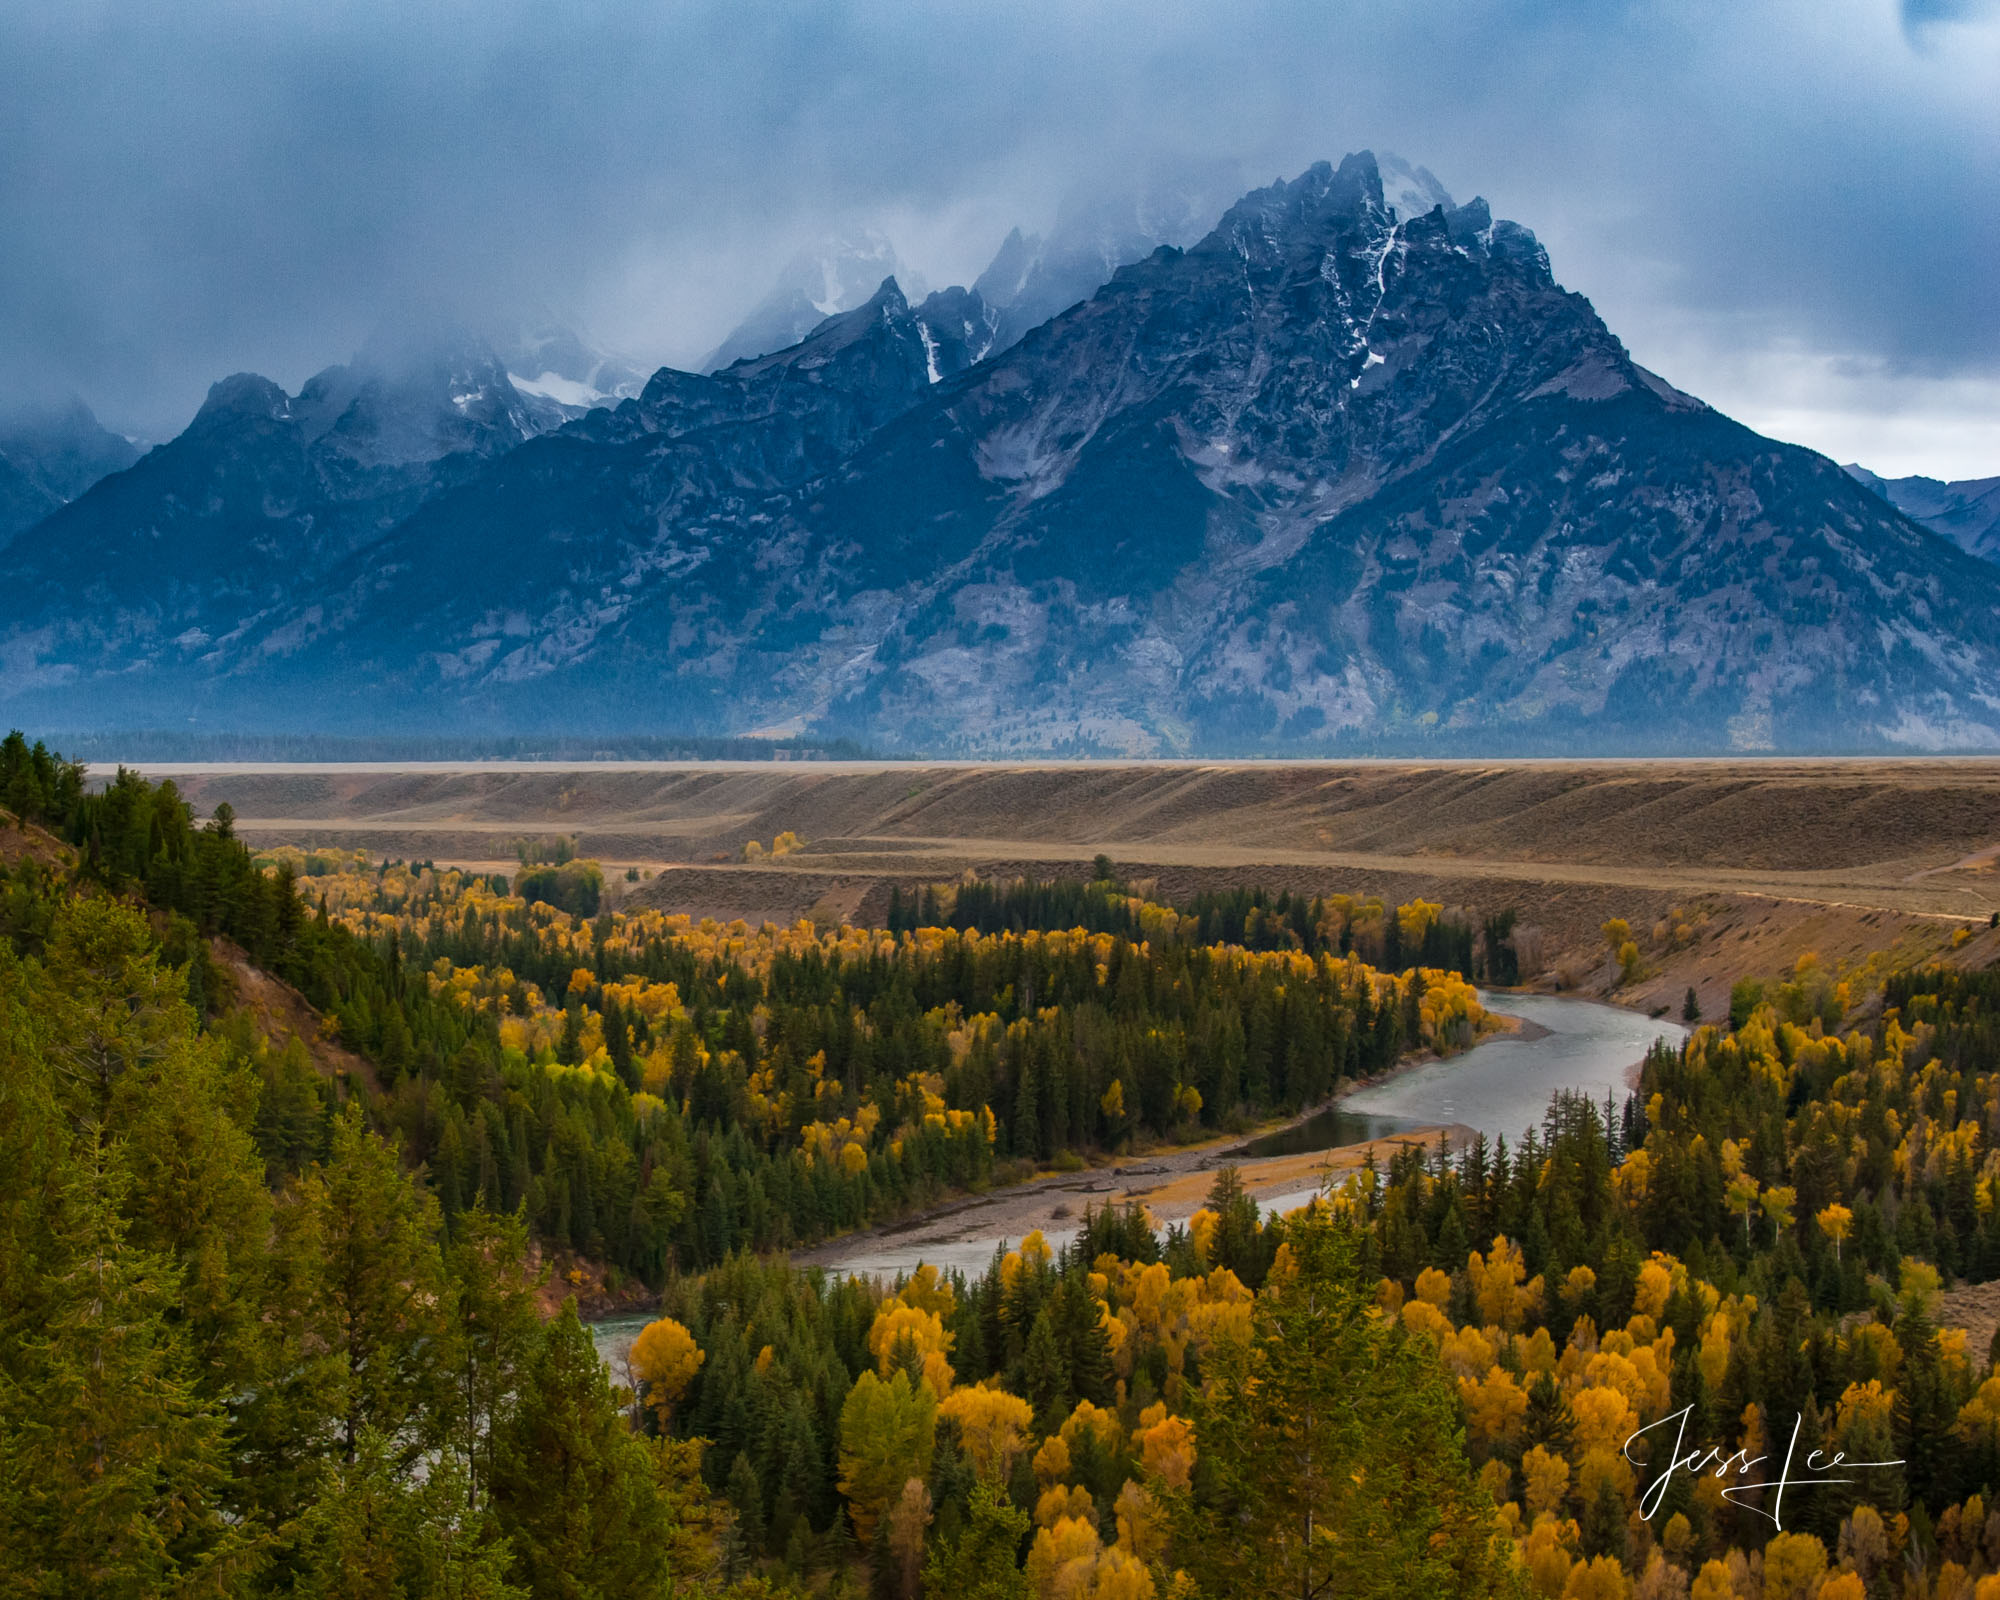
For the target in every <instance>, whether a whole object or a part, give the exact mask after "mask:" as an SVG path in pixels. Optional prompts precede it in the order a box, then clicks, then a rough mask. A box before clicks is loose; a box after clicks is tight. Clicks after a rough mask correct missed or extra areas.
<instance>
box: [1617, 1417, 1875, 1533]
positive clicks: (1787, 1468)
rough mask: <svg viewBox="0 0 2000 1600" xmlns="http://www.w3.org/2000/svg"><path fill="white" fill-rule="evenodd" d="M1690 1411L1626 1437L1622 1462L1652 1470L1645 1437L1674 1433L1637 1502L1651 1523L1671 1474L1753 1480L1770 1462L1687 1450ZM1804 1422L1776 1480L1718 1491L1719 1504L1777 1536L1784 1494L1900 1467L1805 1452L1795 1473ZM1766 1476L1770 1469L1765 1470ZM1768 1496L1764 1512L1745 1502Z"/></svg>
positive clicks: (1795, 1424)
mask: <svg viewBox="0 0 2000 1600" xmlns="http://www.w3.org/2000/svg"><path fill="white" fill-rule="evenodd" d="M1692 1410H1694V1407H1693V1406H1683V1407H1681V1409H1680V1410H1678V1411H1675V1412H1672V1413H1670V1414H1668V1415H1667V1416H1664V1417H1662V1418H1660V1420H1659V1421H1658V1422H1649V1423H1647V1424H1646V1426H1645V1427H1643V1428H1640V1429H1639V1430H1638V1431H1637V1432H1635V1433H1633V1434H1632V1435H1630V1436H1629V1437H1628V1438H1627V1439H1626V1441H1625V1445H1624V1455H1625V1459H1626V1460H1627V1461H1629V1462H1631V1463H1632V1464H1633V1465H1634V1466H1635V1467H1644V1466H1651V1465H1652V1454H1653V1451H1652V1445H1653V1444H1654V1443H1655V1441H1653V1440H1651V1439H1646V1436H1647V1435H1648V1434H1650V1433H1652V1432H1654V1431H1655V1430H1656V1429H1660V1428H1665V1427H1667V1426H1669V1425H1672V1426H1673V1428H1674V1443H1673V1453H1672V1455H1670V1456H1669V1457H1668V1458H1667V1462H1666V1467H1665V1470H1663V1471H1662V1472H1661V1473H1660V1474H1659V1476H1658V1477H1656V1478H1654V1479H1653V1481H1652V1482H1651V1483H1649V1484H1647V1485H1646V1492H1645V1493H1644V1494H1643V1495H1641V1496H1640V1497H1639V1514H1640V1515H1641V1516H1642V1517H1645V1518H1646V1519H1647V1520H1648V1521H1651V1520H1652V1518H1653V1516H1654V1514H1655V1513H1656V1512H1658V1510H1659V1509H1660V1506H1661V1503H1662V1502H1663V1501H1664V1500H1665V1498H1666V1493H1667V1485H1668V1484H1670V1483H1672V1482H1673V1479H1674V1474H1675V1473H1677V1472H1685V1473H1687V1474H1688V1475H1689V1476H1690V1477H1700V1476H1701V1475H1702V1474H1703V1473H1705V1472H1709V1471H1711V1470H1712V1471H1713V1472H1714V1474H1715V1476H1716V1477H1717V1478H1728V1477H1736V1478H1748V1477H1752V1476H1757V1474H1758V1468H1759V1467H1760V1466H1762V1465H1763V1463H1765V1462H1767V1461H1769V1460H1770V1459H1771V1458H1770V1457H1769V1456H1768V1455H1761V1456H1753V1455H1751V1454H1750V1453H1749V1452H1748V1451H1747V1450H1737V1451H1734V1452H1732V1453H1730V1454H1728V1455H1724V1454H1723V1453H1722V1451H1721V1450H1719V1449H1717V1448H1716V1447H1715V1446H1713V1445H1711V1446H1709V1447H1708V1448H1707V1449H1706V1450H1704V1449H1702V1448H1701V1447H1700V1446H1698V1445H1697V1446H1695V1447H1694V1448H1692V1449H1690V1448H1688V1444H1687V1422H1688V1413H1689V1412H1690V1411H1692ZM1804 1420H1805V1419H1804V1418H1803V1417H1794V1418H1793V1419H1792V1438H1791V1442H1790V1443H1789V1444H1787V1445H1786V1446H1785V1459H1784V1462H1783V1464H1782V1465H1781V1466H1780V1467H1779V1468H1778V1475H1777V1476H1776V1477H1775V1478H1760V1481H1758V1482H1756V1483H1732V1484H1730V1485H1729V1486H1728V1487H1726V1488H1725V1489H1724V1490H1723V1491H1722V1497H1723V1499H1725V1500H1727V1501H1729V1502H1730V1503H1731V1504H1732V1505H1738V1506H1741V1507H1742V1508H1743V1509H1744V1510H1746V1511H1754V1512H1755V1513H1756V1514H1757V1515H1758V1516H1760V1517H1767V1518H1769V1519H1770V1521H1771V1522H1772V1524H1773V1525H1774V1526H1775V1527H1776V1528H1777V1529H1778V1530H1779V1531H1780V1532H1783V1531H1784V1526H1785V1522H1784V1516H1785V1491H1786V1490H1787V1489H1805V1488H1820V1487H1823V1486H1825V1485H1827V1484H1833V1483H1858V1482H1860V1480H1859V1479H1858V1478H1844V1477H1834V1476H1832V1474H1834V1473H1836V1472H1857V1471H1861V1470H1863V1469H1865V1468H1870V1467H1900V1466H1901V1465H1903V1463H1902V1462H1901V1461H1849V1460H1848V1459H1847V1455H1846V1452H1844V1451H1839V1450H1836V1451H1834V1452H1833V1453H1832V1454H1831V1455H1830V1456H1829V1455H1828V1454H1827V1452H1826V1451H1824V1450H1809V1451H1807V1452H1806V1457H1805V1460H1804V1461H1803V1462H1798V1467H1799V1470H1797V1471H1794V1470H1793V1466H1794V1463H1795V1462H1797V1458H1798V1448H1799V1427H1800V1425H1801V1423H1803V1421H1804ZM1641 1439H1646V1443H1647V1451H1646V1453H1645V1454H1644V1455H1642V1456H1635V1455H1634V1454H1632V1446H1633V1445H1634V1444H1635V1443H1637V1442H1638V1441H1639V1440H1641ZM1765 1470H1766V1471H1768V1470H1769V1469H1768V1468H1766V1469H1765ZM1765 1489H1769V1490H1771V1491H1773V1493H1772V1495H1771V1498H1770V1503H1769V1505H1768V1506H1756V1505H1752V1504H1750V1502H1749V1497H1750V1496H1751V1495H1753V1494H1756V1493H1758V1492H1760V1491H1762V1490H1765Z"/></svg>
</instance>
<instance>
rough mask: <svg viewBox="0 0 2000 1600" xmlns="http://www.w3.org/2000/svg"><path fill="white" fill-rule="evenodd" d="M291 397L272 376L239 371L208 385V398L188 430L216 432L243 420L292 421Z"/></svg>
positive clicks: (192, 431) (203, 402)
mask: <svg viewBox="0 0 2000 1600" xmlns="http://www.w3.org/2000/svg"><path fill="white" fill-rule="evenodd" d="M291 415H292V399H291V396H290V395H288V394H286V393H285V391H284V390H283V389H281V388H279V387H278V385H277V384H275V383H273V382H272V381H271V380H270V379H269V378H266V377H263V376H262V375H260V374H258V373H255V372H238V373H234V374H232V375H231V376H229V377H227V378H224V379H222V380H221V381H220V382H218V383H213V384H210V385H209V389H208V398H207V399H206V400H204V401H202V403H201V409H200V410H199V411H197V412H196V413H195V414H194V421H193V422H191V423H190V424H189V425H188V432H189V433H195V432H197V431H199V432H202V433H208V432H213V431H215V430H217V429H221V428H227V427H234V426H237V425H240V424H241V423H244V422H253V421H254V422H289V421H290V420H291Z"/></svg>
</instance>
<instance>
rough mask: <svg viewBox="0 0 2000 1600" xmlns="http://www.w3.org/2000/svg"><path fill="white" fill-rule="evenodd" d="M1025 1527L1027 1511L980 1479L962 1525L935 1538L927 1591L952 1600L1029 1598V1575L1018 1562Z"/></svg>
mask: <svg viewBox="0 0 2000 1600" xmlns="http://www.w3.org/2000/svg"><path fill="white" fill-rule="evenodd" d="M1030 1481H1032V1478H1031V1479H1030ZM1027 1533H1028V1514H1027V1513H1026V1512H1025V1511H1019V1510H1016V1509H1015V1507H1014V1506H1013V1505H1011V1504H1010V1503H1009V1502H1008V1500H1007V1498H1006V1496H1005V1495H1003V1494H1001V1492H1000V1491H999V1489H998V1488H997V1487H995V1486H994V1485H992V1484H990V1483H980V1484H976V1485H975V1486H974V1488H973V1490H972V1498H971V1501H970V1503H969V1505H968V1507H967V1510H966V1517H965V1527H964V1531H963V1532H961V1533H960V1534H959V1535H958V1537H957V1538H955V1539H951V1540H948V1541H947V1540H944V1539H935V1540H933V1541H932V1542H931V1548H930V1555H929V1557H928V1559H927V1560H926V1561H925V1563H924V1593H925V1594H927V1595H939V1596H948V1597H949V1600H1027V1597H1028V1575H1027V1574H1026V1573H1025V1572H1023V1571H1022V1570H1021V1567H1020V1551H1021V1542H1022V1540H1023V1539H1025V1538H1026V1537H1027Z"/></svg>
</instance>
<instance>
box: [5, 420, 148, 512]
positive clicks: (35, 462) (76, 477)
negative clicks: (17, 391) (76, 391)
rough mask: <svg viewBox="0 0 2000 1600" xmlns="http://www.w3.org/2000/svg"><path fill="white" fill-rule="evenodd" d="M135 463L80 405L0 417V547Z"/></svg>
mask: <svg viewBox="0 0 2000 1600" xmlns="http://www.w3.org/2000/svg"><path fill="white" fill-rule="evenodd" d="M138 459H139V447H138V446H137V445H136V444H134V443H133V442H132V441H131V440H130V439H127V438H125V437H123V436H122V435H120V434H116V433H112V432H110V431H109V430H108V429H106V428H105V427H104V426H103V425H102V424H100V423H99V422H98V420H97V418H96V417H95V416H94V415H93V414H92V412H91V409H90V407H89V406H87V405H85V404H84V403H83V402H82V401H81V400H75V399H72V400H70V401H69V402H68V403H67V404H65V405H60V406H45V407H33V408H28V409H23V410H20V411H17V412H15V413H14V414H13V415H11V416H7V417H0V546H5V545H6V544H7V543H8V541H9V540H11V539H12V538H13V537H14V535H16V534H17V533H20V532H21V531H22V530H23V529H25V528H31V527H33V526H34V525H35V524H36V523H37V522H40V521H41V520H42V518H44V517H46V516H48V515H49V513H50V512H52V511H55V510H56V509H57V508H58V507H61V506H64V505H67V504H68V503H69V502H70V501H72V500H74V499H75V498H76V497H77V496H78V495H80V494H82V493H83V492H84V491H85V490H86V489H88V488H89V487H90V486H91V485H92V484H94V483H97V482H99V481H100V480H101V479H104V478H107V477H109V476H110V475H111V474H112V473H114V472H120V471H123V470H124V469H125V468H126V467H129V466H131V465H132V463H133V462H135V461H137V460H138Z"/></svg>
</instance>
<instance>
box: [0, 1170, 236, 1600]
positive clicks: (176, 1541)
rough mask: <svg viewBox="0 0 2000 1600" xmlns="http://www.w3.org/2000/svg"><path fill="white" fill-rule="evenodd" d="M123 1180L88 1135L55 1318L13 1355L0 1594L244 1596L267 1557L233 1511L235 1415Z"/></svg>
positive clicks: (1, 1364) (8, 1373) (76, 1175)
mask: <svg viewBox="0 0 2000 1600" xmlns="http://www.w3.org/2000/svg"><path fill="white" fill-rule="evenodd" d="M121 1186H122V1185H121V1180H120V1178H119V1177H118V1175H117V1173H116V1172H115V1170H114V1168H113V1164H112V1162H111V1161H110V1160H109V1159H108V1158H107V1154H106V1151H105V1150H104V1148H103V1147H102V1145H101V1144H100V1143H99V1142H98V1139H97V1136H96V1135H94V1134H93V1135H91V1136H89V1139H88V1143H87V1146H86V1149H85V1151H84V1153H83V1155H82V1157H81V1159H80V1160H78V1161H77V1162H76V1164H75V1165H74V1167H73V1168H72V1169H71V1171H70V1173H69V1175H68V1181H67V1185H66V1190H67V1192H66V1193H65V1195H64V1197H63V1233H64V1235H65V1236H66V1237H67V1238H68V1239H69V1240H70V1241H71V1243H72V1254H71V1257H70V1259H69V1261H68V1263H67V1264H66V1266H65V1267H64V1268H63V1270H62V1271H61V1272H60V1273H59V1274H57V1275H56V1276H55V1278H54V1281H53V1282H52V1284H51V1290H52V1293H51V1298H50V1303H49V1305H48V1307H47V1312H46V1321H45V1322H43V1323H42V1324H41V1326H40V1328H39V1329H38V1331H37V1332H35V1333H34V1334H33V1335H31V1336H30V1337H28V1338H26V1339H24V1340H22V1341H21V1342H20V1344H19V1345H18V1346H16V1347H15V1349H13V1350H12V1351H10V1352H8V1353H7V1359H6V1360H4V1361H0V1552H4V1554H0V1593H8V1592H12V1593H20V1594H37V1595H61V1596H69V1595H75V1596H79V1597H81V1596H85V1595H90V1596H102V1597H105V1600H127V1597H129V1600H151V1597H153V1596H156V1595H162V1594H170V1593H174V1592H178V1591H181V1590H183V1589H192V1588H194V1587H196V1586H197V1585H199V1586H200V1587H202V1588H205V1589H207V1590H209V1591H210V1592H214V1593H220V1594H230V1593H239V1592H242V1589H243V1584H244V1582H245V1580H246V1579H247V1576H248V1574H249V1572H250V1571H251V1570H252V1568H253V1567H254V1566H255V1564H256V1556H257V1550H256V1541H255V1538H254V1535H253V1533H252V1531H251V1530H250V1529H248V1528H246V1527H245V1526H243V1525H242V1524H240V1523H238V1522H236V1521H235V1520H233V1519H231V1518H230V1517H229V1516H228V1515H227V1514H226V1509H225V1506H224V1497H225V1494H226V1491H227V1484H228V1473H229V1461H228V1454H227V1445H226V1433H225V1428H226V1423H227V1419H226V1417H225V1415H224V1414H223V1411H222V1408H221V1405H220V1404H219V1403H218V1402H217V1401H215V1400H213V1399H204V1398H203V1397H202V1395H201V1394H200V1392H199V1390H198V1389H197V1387H196V1385H195V1384H194V1382H193V1381H192V1377H191V1373H190V1361H189V1353H188V1350H187V1342H186V1334H185V1330H184V1328H183V1327H182V1325H181V1324H180V1323H179V1322H178V1321H177V1320H176V1319H175V1318H174V1317H173V1316H172V1314H171V1313H172V1311H173V1308H174V1290H175V1286H176V1277H177V1275H176V1273H175V1271H174V1267H173V1264H172V1262H171V1261H169V1260H167V1259H166V1258H164V1257H162V1256H160V1255H159V1254H157V1253H156V1252H153V1251H148V1250H142V1249H139V1248H137V1247H136V1246H133V1245H132V1244H131V1243H130V1242H129V1241H128V1240H127V1238H126V1227H125V1223H124V1222H123V1220H122V1219H121V1218H120V1216H119V1215H118V1204H117V1202H118V1200H119V1198H120V1195H119V1190H120V1188H121ZM9 1574H11V1578H10V1577H9V1576H7V1575H9ZM17 1583H18V1584H20V1585H22V1586H21V1587H19V1588H16V1587H15V1585H16V1584H17Z"/></svg>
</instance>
